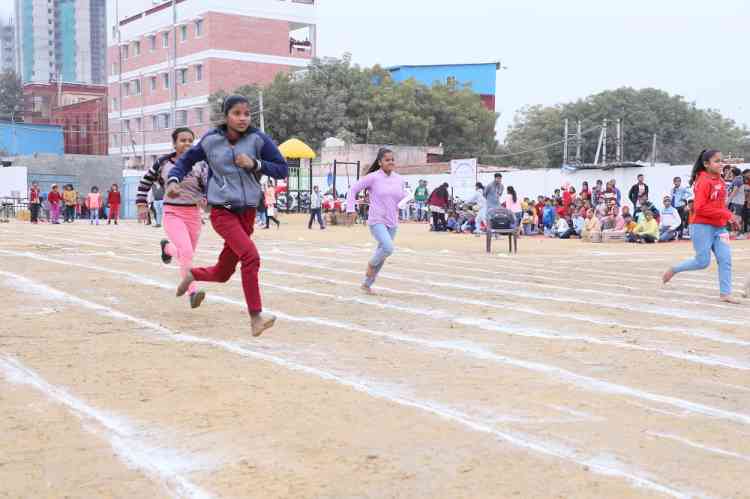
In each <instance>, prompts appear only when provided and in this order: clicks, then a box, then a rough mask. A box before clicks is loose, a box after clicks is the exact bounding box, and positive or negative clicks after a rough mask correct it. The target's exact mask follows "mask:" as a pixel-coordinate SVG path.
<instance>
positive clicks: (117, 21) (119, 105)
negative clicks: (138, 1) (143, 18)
mask: <svg viewBox="0 0 750 499" xmlns="http://www.w3.org/2000/svg"><path fill="white" fill-rule="evenodd" d="M115 35H116V36H117V75H118V76H117V82H118V87H119V89H118V95H119V102H118V103H117V110H118V111H119V115H120V122H119V124H118V128H119V130H117V135H116V137H118V141H119V142H120V161H122V139H124V138H125V136H124V135H123V134H122V34H121V33H120V10H119V8H118V4H117V0H115Z"/></svg>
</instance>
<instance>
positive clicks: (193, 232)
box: [164, 205, 202, 294]
mask: <svg viewBox="0 0 750 499" xmlns="http://www.w3.org/2000/svg"><path fill="white" fill-rule="evenodd" d="M201 225H202V224H201V214H200V209H199V208H198V207H197V206H172V205H164V231H165V232H166V233H167V237H168V238H169V244H168V245H167V246H166V248H164V251H165V252H166V253H167V254H168V255H169V256H171V257H174V258H177V261H178V262H179V264H180V275H181V276H182V277H185V275H186V274H187V272H188V270H190V269H191V268H192V266H193V254H194V253H195V248H197V247H198V238H199V237H200V235H201ZM196 290H197V286H196V284H195V282H193V283H192V284H190V288H189V289H188V292H189V294H193V293H195V291H196Z"/></svg>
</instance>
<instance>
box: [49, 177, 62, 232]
mask: <svg viewBox="0 0 750 499" xmlns="http://www.w3.org/2000/svg"><path fill="white" fill-rule="evenodd" d="M62 200H63V197H62V194H61V193H60V191H59V190H58V187H57V184H52V191H50V193H49V196H47V202H49V215H50V222H52V223H53V224H59V223H60V207H61V205H62Z"/></svg>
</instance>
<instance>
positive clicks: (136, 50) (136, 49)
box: [133, 42, 141, 57]
mask: <svg viewBox="0 0 750 499" xmlns="http://www.w3.org/2000/svg"><path fill="white" fill-rule="evenodd" d="M137 55H141V42H133V57H135V56H137Z"/></svg>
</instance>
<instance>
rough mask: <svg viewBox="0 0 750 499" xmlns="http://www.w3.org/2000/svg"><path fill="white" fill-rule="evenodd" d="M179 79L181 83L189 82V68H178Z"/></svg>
mask: <svg viewBox="0 0 750 499" xmlns="http://www.w3.org/2000/svg"><path fill="white" fill-rule="evenodd" d="M177 81H178V82H179V84H180V85H184V84H186V83H187V68H183V69H178V70H177Z"/></svg>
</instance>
